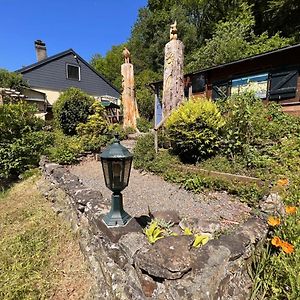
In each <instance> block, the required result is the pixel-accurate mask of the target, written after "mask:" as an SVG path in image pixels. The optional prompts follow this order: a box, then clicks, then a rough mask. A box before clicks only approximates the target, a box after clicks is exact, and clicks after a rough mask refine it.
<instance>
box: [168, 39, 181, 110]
mask: <svg viewBox="0 0 300 300" xmlns="http://www.w3.org/2000/svg"><path fill="white" fill-rule="evenodd" d="M183 50H184V45H183V43H182V42H181V41H180V40H174V39H173V40H171V41H170V42H168V43H167V44H166V46H165V65H164V87H163V114H164V116H166V115H169V114H170V113H171V112H172V111H173V109H175V108H176V107H177V106H178V105H179V104H180V103H181V102H182V101H183V99H184V82H183Z"/></svg>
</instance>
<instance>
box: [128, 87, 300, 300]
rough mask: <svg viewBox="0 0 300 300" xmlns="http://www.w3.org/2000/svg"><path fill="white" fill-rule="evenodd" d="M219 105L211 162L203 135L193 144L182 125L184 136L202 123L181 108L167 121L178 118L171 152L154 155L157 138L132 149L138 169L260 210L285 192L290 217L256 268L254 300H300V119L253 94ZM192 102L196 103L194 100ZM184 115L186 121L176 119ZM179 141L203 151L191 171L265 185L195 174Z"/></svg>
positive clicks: (259, 256)
mask: <svg viewBox="0 0 300 300" xmlns="http://www.w3.org/2000/svg"><path fill="white" fill-rule="evenodd" d="M200 101H203V100H200V99H198V103H197V104H199V107H201V102H200ZM206 101H207V100H205V101H204V103H205V102H206ZM217 104H218V110H219V111H220V112H221V114H222V117H223V122H224V123H223V126H222V127H220V130H218V131H215V134H216V137H215V138H216V139H217V140H218V141H220V143H219V147H218V148H217V149H216V151H214V153H212V155H211V157H209V158H207V155H206V153H205V152H200V151H198V150H197V143H199V141H200V140H201V141H202V143H203V145H202V147H206V146H207V147H208V149H209V147H210V143H209V142H210V141H209V139H208V142H207V145H206V144H205V139H204V140H203V139H202V136H201V134H195V135H194V139H195V140H193V142H192V144H191V143H189V139H188V138H187V137H184V138H182V136H181V132H182V131H183V130H182V128H184V132H187V133H188V134H192V132H193V130H194V129H195V126H198V124H197V125H196V124H194V123H197V122H196V121H194V122H190V121H189V120H190V119H192V117H193V113H191V112H190V111H189V110H187V109H186V108H185V106H186V104H183V105H182V106H181V107H180V108H178V110H177V111H175V112H174V113H173V115H171V116H170V119H169V121H168V122H170V120H172V122H170V123H171V124H172V126H174V127H173V128H172V131H170V129H169V131H166V132H165V134H166V133H167V134H168V133H169V135H171V134H173V136H172V137H171V139H172V144H171V145H172V146H171V148H170V149H168V150H161V151H160V152H159V153H158V154H157V155H156V153H155V151H154V137H153V135H151V134H149V135H147V136H144V137H142V138H141V139H139V140H138V141H137V144H136V147H135V149H134V153H135V157H134V160H135V161H134V165H135V167H137V168H141V169H146V170H148V171H151V172H154V173H157V174H160V175H161V176H163V177H164V178H165V179H166V180H168V181H172V182H174V183H177V184H180V185H181V186H182V187H184V188H185V189H187V190H190V191H193V192H202V191H205V190H207V189H209V190H225V191H227V192H229V193H231V194H234V195H237V196H238V197H240V199H241V200H243V201H246V202H247V203H248V204H249V205H250V206H251V207H252V208H255V207H257V204H258V202H259V201H260V200H262V198H263V196H264V195H267V194H268V193H269V192H270V191H272V192H276V193H279V195H280V196H281V197H282V199H283V201H284V203H285V205H286V206H287V208H286V216H283V217H280V218H281V219H280V221H279V222H277V224H276V225H274V226H273V227H272V230H271V231H270V233H269V237H268V240H267V244H266V245H265V246H264V248H263V249H262V250H261V252H260V253H258V254H257V257H256V260H255V261H254V264H253V267H252V271H251V272H252V273H251V274H252V278H253V281H254V287H253V291H252V294H253V295H252V298H251V299H298V298H299V297H300V290H299V286H300V285H299V280H300V278H299V268H298V267H294V266H298V265H300V255H299V233H300V222H299V211H298V210H299V198H300V189H299V186H300V175H299V174H300V153H299V147H300V119H299V118H296V117H293V116H289V115H287V114H284V113H282V112H281V108H280V106H279V105H276V104H269V105H268V106H266V105H265V104H263V103H262V101H261V100H260V99H257V98H255V97H254V95H253V94H251V93H246V94H243V95H234V96H231V97H229V98H227V99H224V100H223V101H219V102H218V103H217ZM190 105H191V106H193V105H194V104H193V103H192V102H191V104H190ZM183 112H184V113H183ZM181 114H182V115H183V117H184V118H185V119H184V118H182V119H181V118H178V116H181ZM174 116H176V118H175V117H174ZM183 119H184V121H183ZM173 120H176V121H177V122H173ZM199 123H200V124H201V121H200V122H199ZM167 124H168V123H167ZM177 127H178V130H177ZM168 128H170V127H168ZM205 130H206V128H205V127H199V129H198V131H200V133H201V131H205ZM177 135H178V142H177ZM198 137H199V141H197V139H198ZM185 142H187V143H185ZM179 143H180V147H183V149H182V151H186V153H188V151H191V152H190V155H195V153H197V155H195V157H193V159H192V160H193V161H194V162H195V165H194V166H193V168H192V169H193V170H194V169H195V168H196V169H197V167H199V168H204V169H208V170H215V171H221V172H228V173H235V174H241V175H250V176H254V177H258V178H260V179H261V180H264V181H265V182H266V185H265V186H259V185H257V184H245V183H240V182H234V181H229V180H224V179H223V178H214V177H208V176H207V175H205V174H204V175H203V174H201V173H200V172H198V173H197V171H193V172H191V171H189V170H188V169H187V168H185V165H184V164H183V162H182V156H181V155H179V156H177V155H174V153H175V154H176V153H177V154H178V150H177V149H176V148H177V147H178V144H179ZM191 145H192V146H191ZM184 147H186V149H185V148H184ZM192 147H195V148H194V149H193V148H192ZM174 150H175V151H174ZM192 150H193V151H195V152H192ZM197 151H198V152H197ZM179 154H180V152H179ZM185 161H186V158H185V157H184V162H185ZM270 189H271V190H270ZM274 218H275V219H276V218H279V216H274Z"/></svg>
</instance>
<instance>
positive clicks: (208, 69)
mask: <svg viewBox="0 0 300 300" xmlns="http://www.w3.org/2000/svg"><path fill="white" fill-rule="evenodd" d="M297 48H299V50H300V44H296V45H293V46H286V47H283V48H280V49H276V50H270V51H267V52H264V53H261V54H256V55H252V56H248V57H246V58H242V59H239V60H235V61H232V62H229V63H224V64H220V65H217V66H213V67H209V68H205V69H200V70H197V71H193V72H190V73H186V74H185V75H184V76H189V75H195V74H199V73H203V72H207V71H211V70H217V69H221V68H225V67H229V66H232V65H235V64H239V63H243V62H247V61H251V60H254V59H257V58H263V57H265V56H268V55H272V54H277V53H280V52H285V51H287V50H292V49H297ZM161 83H162V80H159V81H154V82H151V83H150V84H152V85H156V84H161Z"/></svg>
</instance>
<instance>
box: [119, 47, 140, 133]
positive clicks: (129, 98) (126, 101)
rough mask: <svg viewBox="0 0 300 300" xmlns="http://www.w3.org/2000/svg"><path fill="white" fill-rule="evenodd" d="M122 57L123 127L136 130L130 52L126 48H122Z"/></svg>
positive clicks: (137, 115) (136, 114)
mask: <svg viewBox="0 0 300 300" xmlns="http://www.w3.org/2000/svg"><path fill="white" fill-rule="evenodd" d="M123 55H124V58H125V63H124V64H122V66H121V74H122V77H123V78H122V87H123V92H122V103H123V127H124V128H127V127H131V128H133V129H135V130H137V126H136V119H137V118H139V112H138V107H137V102H136V99H135V91H134V72H133V65H132V64H131V63H130V52H129V50H128V49H127V48H124V51H123Z"/></svg>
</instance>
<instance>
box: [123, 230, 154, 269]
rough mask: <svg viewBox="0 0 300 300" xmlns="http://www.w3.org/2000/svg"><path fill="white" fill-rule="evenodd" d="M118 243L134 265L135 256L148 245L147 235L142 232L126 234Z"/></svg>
mask: <svg viewBox="0 0 300 300" xmlns="http://www.w3.org/2000/svg"><path fill="white" fill-rule="evenodd" d="M118 243H119V245H120V249H121V250H122V251H123V252H124V254H125V256H126V257H127V259H128V261H129V263H130V264H133V256H134V255H135V253H136V252H137V251H138V250H140V249H141V248H144V247H146V246H147V245H148V242H147V239H146V237H145V235H144V234H142V233H140V232H130V233H127V234H125V235H123V236H121V238H120V239H119V242H118Z"/></svg>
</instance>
